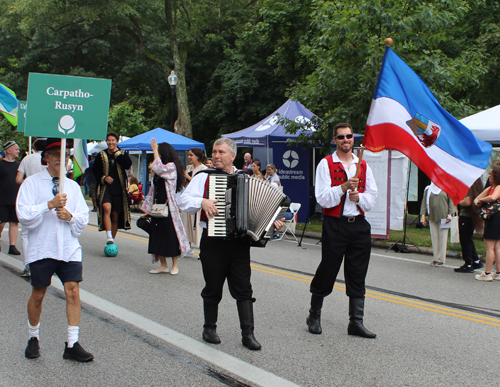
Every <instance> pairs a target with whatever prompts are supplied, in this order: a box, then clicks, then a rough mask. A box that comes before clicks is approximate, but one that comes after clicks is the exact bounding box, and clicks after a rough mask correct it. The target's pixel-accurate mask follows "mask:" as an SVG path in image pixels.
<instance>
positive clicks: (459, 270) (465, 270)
mask: <svg viewBox="0 0 500 387" xmlns="http://www.w3.org/2000/svg"><path fill="white" fill-rule="evenodd" d="M453 270H454V271H455V273H474V268H473V267H472V266H467V265H463V266H460V267H457V268H456V269H453Z"/></svg>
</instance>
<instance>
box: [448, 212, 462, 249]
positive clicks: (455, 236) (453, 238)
mask: <svg viewBox="0 0 500 387" xmlns="http://www.w3.org/2000/svg"><path fill="white" fill-rule="evenodd" d="M450 231H451V232H450V243H451V244H455V243H458V242H460V234H459V230H458V216H454V217H452V218H451V230H450Z"/></svg>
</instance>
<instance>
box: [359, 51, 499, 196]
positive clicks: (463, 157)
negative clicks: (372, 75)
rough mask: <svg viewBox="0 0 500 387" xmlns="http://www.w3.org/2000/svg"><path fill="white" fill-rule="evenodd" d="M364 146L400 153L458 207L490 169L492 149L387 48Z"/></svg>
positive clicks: (373, 150) (376, 150)
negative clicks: (440, 103) (442, 104)
mask: <svg viewBox="0 0 500 387" xmlns="http://www.w3.org/2000/svg"><path fill="white" fill-rule="evenodd" d="M363 146H365V147H366V149H368V150H370V151H372V152H380V151H382V150H384V149H395V150H398V151H400V152H401V153H403V154H405V155H406V156H408V158H410V160H412V161H413V162H414V163H415V164H416V165H417V166H418V167H419V168H420V169H421V170H422V171H423V172H424V173H425V174H426V175H427V176H428V177H429V178H430V179H431V181H432V182H434V184H436V185H437V186H438V187H439V188H441V189H442V190H443V191H445V192H446V193H447V194H448V195H449V196H450V197H451V198H452V200H453V202H454V203H455V204H457V203H458V202H459V201H460V200H462V199H463V198H464V197H465V196H466V195H467V192H468V190H469V187H470V186H471V185H472V184H473V183H474V182H475V181H476V180H477V179H478V178H479V177H480V176H481V175H482V174H483V173H484V171H485V170H486V168H487V167H488V163H489V159H490V154H491V151H492V147H491V145H490V144H488V143H486V142H484V141H481V140H478V139H477V138H476V137H474V135H473V134H472V132H471V131H470V130H469V129H468V128H467V127H465V126H464V125H463V124H462V123H460V122H459V121H458V120H457V119H455V118H454V117H453V116H452V115H451V114H449V113H448V112H447V111H446V110H444V109H443V108H442V107H441V105H439V103H438V101H437V100H436V98H435V97H434V95H433V94H432V92H431V91H430V90H429V88H428V87H427V86H426V84H425V83H424V82H423V81H422V80H421V79H420V77H419V76H418V75H417V74H416V73H415V72H414V71H413V70H412V69H411V68H410V67H409V66H408V65H407V64H406V63H405V62H404V61H403V60H402V59H401V58H400V57H399V56H398V55H397V54H396V53H395V52H394V51H393V50H392V49H391V48H390V47H386V49H385V53H384V59H383V61H382V67H381V69H380V73H379V77H378V81H377V85H376V87H375V93H374V96H373V101H372V104H371V107H370V113H369V115H368V120H367V123H366V131H365V136H364V138H363Z"/></svg>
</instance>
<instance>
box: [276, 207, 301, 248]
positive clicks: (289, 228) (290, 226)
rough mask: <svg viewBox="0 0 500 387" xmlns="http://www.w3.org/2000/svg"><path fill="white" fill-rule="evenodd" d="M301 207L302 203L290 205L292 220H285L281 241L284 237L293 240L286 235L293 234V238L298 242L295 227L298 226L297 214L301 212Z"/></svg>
mask: <svg viewBox="0 0 500 387" xmlns="http://www.w3.org/2000/svg"><path fill="white" fill-rule="evenodd" d="M300 207H301V204H300V203H292V204H290V212H291V213H292V215H293V216H292V219H290V220H284V221H283V228H282V229H281V231H280V238H279V240H281V239H283V236H285V237H286V239H292V238H289V237H288V235H286V233H287V232H288V233H289V234H292V236H293V238H294V239H295V241H297V242H298V239H297V237H296V236H295V226H296V225H297V220H296V219H297V213H298V212H299V210H300Z"/></svg>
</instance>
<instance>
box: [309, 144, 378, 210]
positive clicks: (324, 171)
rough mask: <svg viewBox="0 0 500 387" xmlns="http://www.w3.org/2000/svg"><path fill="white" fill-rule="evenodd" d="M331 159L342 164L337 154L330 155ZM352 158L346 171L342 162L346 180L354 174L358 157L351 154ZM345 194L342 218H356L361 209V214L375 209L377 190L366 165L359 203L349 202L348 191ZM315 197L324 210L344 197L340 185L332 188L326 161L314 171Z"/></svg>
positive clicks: (321, 162) (370, 171)
mask: <svg viewBox="0 0 500 387" xmlns="http://www.w3.org/2000/svg"><path fill="white" fill-rule="evenodd" d="M332 157H333V162H334V163H335V162H342V161H341V160H340V159H339V158H338V156H337V152H334V153H333V154H332ZM352 158H353V160H352V162H351V166H350V168H349V169H347V165H346V164H345V163H343V162H342V165H343V166H344V169H345V171H346V174H347V179H348V180H349V179H350V178H351V177H354V175H355V174H356V167H357V163H358V157H357V156H356V155H355V154H352ZM345 194H346V195H347V197H346V201H345V205H344V211H343V213H342V216H357V215H360V214H361V212H360V211H359V208H361V209H362V210H363V212H367V211H370V210H372V209H373V207H375V202H376V200H377V194H378V190H377V184H376V183H375V179H374V178H373V172H372V170H371V168H370V167H369V166H368V164H367V165H366V185H365V192H362V193H360V194H359V202H358V203H356V202H352V201H350V200H349V190H347V192H346V193H345ZM315 195H316V201H317V202H318V204H319V205H320V206H321V207H324V208H332V207H335V206H337V205H338V204H340V202H341V201H342V196H343V195H344V192H342V187H341V186H340V185H336V186H333V187H332V179H331V177H330V168H329V167H328V161H327V160H326V159H323V160H321V161H320V163H319V164H318V168H317V169H316V187H315ZM358 206H359V208H358Z"/></svg>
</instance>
